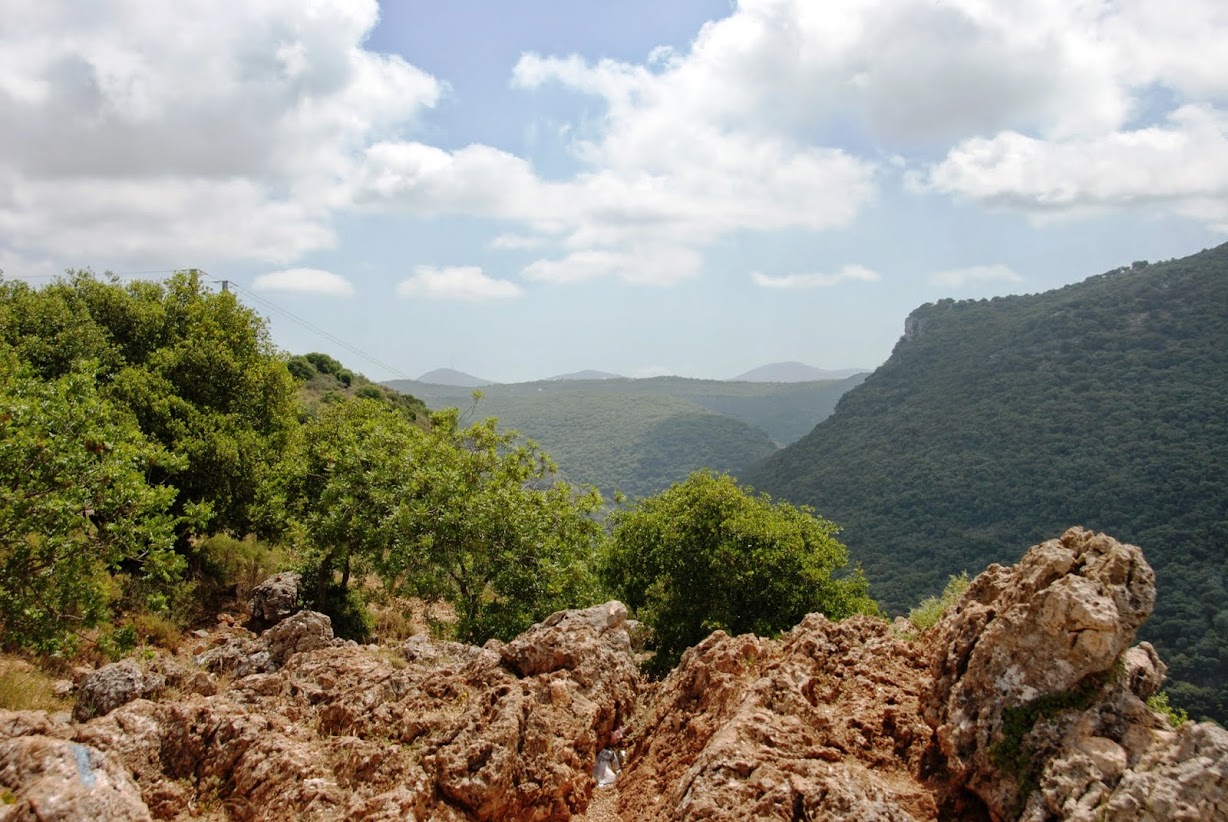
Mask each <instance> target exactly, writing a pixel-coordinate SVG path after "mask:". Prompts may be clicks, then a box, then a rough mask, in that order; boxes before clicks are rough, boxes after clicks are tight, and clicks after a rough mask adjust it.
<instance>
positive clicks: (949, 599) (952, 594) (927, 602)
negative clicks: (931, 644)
mask: <svg viewBox="0 0 1228 822" xmlns="http://www.w3.org/2000/svg"><path fill="white" fill-rule="evenodd" d="M970 583H971V581H970V580H969V579H968V572H967V571H965V572H964V573H962V574H959V575H957V576H955V575H953V576H951V577H950V578H949V579H947V587H945V588H943V589H942V593H941V594H940V595H939V596H936V597H926V598H925V599H923V600H921V604H919V605H918V606H917V607H915V608H913V609H912V610H911V611H909V612H908V621H909V622H911V623H912V625H913V627H914V628H916V629H917V630H918V631H925V630H928V629H929V628H933V627H934V626H935V625H937V624H938V620H940V619H942V617H943V615H944V614H945V613H946V612H947V611H949V610H951V608H953V607H955V603H957V602H959V598H960V597H962V596H963V595H964V591H967V590H968V585H969V584H970Z"/></svg>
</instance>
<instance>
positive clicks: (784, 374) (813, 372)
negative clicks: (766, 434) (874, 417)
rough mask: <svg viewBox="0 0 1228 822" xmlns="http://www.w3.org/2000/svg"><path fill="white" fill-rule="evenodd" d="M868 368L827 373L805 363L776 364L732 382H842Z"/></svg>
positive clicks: (755, 370) (765, 366)
mask: <svg viewBox="0 0 1228 822" xmlns="http://www.w3.org/2000/svg"><path fill="white" fill-rule="evenodd" d="M866 371H869V369H868V368H840V369H837V370H835V371H827V370H825V369H822V368H815V367H814V366H813V365H806V364H805V363H803V362H774V363H770V364H768V365H761V366H759V367H758V368H752V369H751V370H749V371H747V372H746V373H744V374H739V375H738V376H736V377H733V378H732V379H731V380H730V381H731V382H813V381H815V380H842V379H844V378H845V377H851V376H853V375H854V374H863V373H865V372H866Z"/></svg>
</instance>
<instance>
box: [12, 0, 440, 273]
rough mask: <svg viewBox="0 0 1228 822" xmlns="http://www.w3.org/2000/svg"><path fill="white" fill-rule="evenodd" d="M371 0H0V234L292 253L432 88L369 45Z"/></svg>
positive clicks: (324, 234)
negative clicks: (368, 152)
mask: <svg viewBox="0 0 1228 822" xmlns="http://www.w3.org/2000/svg"><path fill="white" fill-rule="evenodd" d="M378 12H379V8H378V4H377V3H376V2H375V0H321V2H315V3H301V2H297V0H217V1H216V2H210V3H195V2H193V3H163V4H148V3H142V4H131V3H124V2H120V0H99V2H95V3H90V4H88V7H86V6H82V5H80V4H77V3H58V2H48V3H39V4H30V3H26V2H22V0H0V19H3V20H4V21H5V24H4V26H3V28H2V29H0V121H3V122H4V124H5V127H4V128H3V129H0V234H2V235H3V236H4V238H5V240H4V241H5V242H6V243H9V244H11V245H12V246H13V247H16V248H20V249H26V250H48V251H53V252H56V253H63V252H65V251H66V250H67V249H72V251H73V252H75V253H80V254H84V255H87V256H89V257H102V256H105V257H109V258H112V259H120V260H124V261H147V260H151V259H159V260H166V261H167V262H168V263H174V264H180V263H181V262H186V263H194V262H196V261H198V260H201V259H202V258H203V259H213V260H218V259H258V260H269V261H289V260H293V259H295V258H296V257H299V256H301V255H303V254H305V253H307V252H309V251H312V250H315V249H319V248H323V247H328V246H330V245H332V244H333V243H334V242H335V237H334V234H333V231H332V228H331V226H330V216H331V214H332V213H333V212H334V210H335V209H336V208H337V207H339V206H341V205H344V202H343V201H342V200H341V199H339V196H340V195H339V193H338V183H339V182H340V180H342V179H343V178H345V177H346V176H347V175H348V173H349V169H350V167H351V166H352V165H353V164H354V162H355V160H356V158H357V156H358V153H359V152H360V151H361V149H362V148H363V147H365V146H366V145H370V144H372V143H374V142H377V141H378V140H379V139H381V138H383V137H386V136H388V135H389V134H394V133H396V132H397V130H398V129H399V128H401V127H402V126H403V125H404V124H406V123H407V122H410V121H412V119H413V118H414V117H415V115H417V114H418V113H419V112H421V111H422V110H423V109H424V108H427V107H430V106H431V105H433V104H434V103H435V101H436V100H437V98H438V97H439V94H440V93H441V85H440V83H439V82H438V81H436V80H435V79H434V78H432V77H430V76H429V75H427V74H425V73H424V72H422V71H420V70H418V69H416V68H414V67H413V66H411V65H409V64H408V63H407V62H405V61H404V60H402V59H401V58H399V57H393V56H387V55H380V54H376V53H374V52H371V51H368V50H366V49H365V48H364V47H363V41H364V40H365V38H366V36H367V34H368V33H369V32H370V30H371V29H372V27H373V26H374V25H375V23H376V20H377V18H378Z"/></svg>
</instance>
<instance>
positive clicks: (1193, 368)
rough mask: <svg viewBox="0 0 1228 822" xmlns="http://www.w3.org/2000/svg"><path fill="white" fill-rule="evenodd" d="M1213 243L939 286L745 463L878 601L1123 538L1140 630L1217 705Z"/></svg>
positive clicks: (1178, 675) (1223, 696) (1223, 424)
mask: <svg viewBox="0 0 1228 822" xmlns="http://www.w3.org/2000/svg"><path fill="white" fill-rule="evenodd" d="M1226 396H1228V245H1225V246H1220V247H1218V248H1215V249H1211V250H1207V251H1203V252H1202V253H1200V254H1196V255H1194V256H1191V257H1187V258H1184V259H1179V260H1171V261H1168V262H1164V263H1158V264H1147V263H1145V262H1141V261H1140V262H1136V263H1134V264H1133V265H1131V266H1129V267H1124V268H1120V269H1117V270H1114V271H1109V272H1107V273H1105V274H1101V275H1098V276H1094V277H1091V278H1090V279H1088V280H1086V281H1084V282H1081V283H1078V284H1074V285H1070V286H1067V287H1065V288H1061V289H1058V290H1055V291H1050V292H1046V293H1043V294H1034V295H1027V296H1014V297H1004V298H995V299H992V300H978V301H958V302H957V301H953V300H942V301H940V302H938V303H936V304H927V305H924V306H922V307H920V308H918V309H917V310H916V311H914V312H913V313H912V315H911V316H909V317H908V319H907V322H906V324H905V333H904V336H903V337H902V338H901V339H900V341H899V342H898V344H897V345H896V347H895V350H894V351H893V353H892V355H891V357H890V359H889V360H888V361H887V362H886V363H885V364H884V365H883V366H882V367H880V368H879V369H878V370H877V371H875V372H874V374H873V375H871V376H870V377H869V378H867V379H866V380H865V382H864V383H863V384H862V385H861V386H859V387H858V388H856V389H854V390H852V391H850V392H849V393H847V394H846V395H844V396H843V397H842V398H841V400H840V403H839V405H838V406H837V408H836V410H835V413H834V414H833V415H832V416H831V417H830V418H829V419H827V420H826V421H824V422H823V423H822V424H820V425H819V426H818V427H817V428H816V429H815V430H814V431H813V432H811V433H810V434H809V435H808V436H806V437H805V438H803V439H802V440H800V441H799V442H797V443H795V444H794V445H793V446H791V447H789V448H786V449H784V450H783V451H781V452H778V453H777V454H775V455H773V456H772V457H770V458H768V459H767V460H766V461H765V462H764V463H762V464H760V465H759V466H757V467H756V468H755V469H753V470H752V471H749V472H747V473H746V474H745V475H744V478H745V479H747V480H748V481H749V482H750V483H751V484H753V485H754V486H755V487H757V488H760V489H763V490H765V491H768V492H770V493H772V494H774V495H777V496H780V497H783V498H785V499H788V500H790V501H792V502H795V503H799V504H803V503H804V504H806V505H811V506H814V507H815V508H816V509H817V510H819V511H821V512H822V513H823V514H824V515H825V516H827V517H830V518H831V519H832V520H834V521H835V522H837V523H839V524H840V525H841V526H842V528H843V531H842V532H841V536H842V539H843V540H844V541H845V543H846V544H847V545H848V546H849V549H850V551H851V554H852V557H853V559H854V561H855V562H857V563H860V565H861V566H862V567H863V568H864V570H865V573H866V576H867V577H868V578H869V580H870V582H871V586H872V589H871V590H872V593H873V594H874V596H875V597H876V598H877V599H878V600H879V601H880V602H881V603H883V605H884V606H885V607H886V608H887V609H888V610H889V611H890V612H893V613H902V612H905V611H906V610H907V609H908V607H909V605H910V604H912V603H915V602H917V601H918V600H919V599H921V598H922V597H925V596H929V595H933V594H936V593H937V592H938V591H940V590H941V589H942V587H943V584H944V582H945V581H946V579H947V578H948V577H949V576H950V575H953V574H959V573H961V572H964V571H967V572H969V573H971V574H974V575H975V574H977V573H979V572H980V571H981V570H982V569H983V568H984V567H985V566H986V565H988V564H989V563H992V562H1000V563H1012V562H1015V561H1017V560H1018V558H1019V557H1020V555H1021V554H1022V552H1023V551H1024V550H1025V549H1026V548H1027V547H1028V546H1030V545H1032V544H1035V543H1036V542H1039V541H1042V540H1045V539H1050V538H1053V537H1056V536H1057V535H1059V534H1060V533H1061V532H1062V531H1063V530H1064V529H1065V528H1067V527H1069V526H1071V525H1076V524H1078V525H1084V526H1086V527H1089V528H1094V529H1097V530H1101V531H1104V532H1106V533H1109V534H1111V535H1112V536H1114V537H1117V538H1118V539H1122V540H1126V541H1129V542H1133V543H1135V544H1137V545H1139V546H1141V547H1142V548H1143V550H1144V553H1145V555H1146V557H1147V559H1148V561H1149V562H1150V563H1151V564H1152V565H1153V566H1154V568H1155V570H1156V574H1157V586H1158V602H1157V605H1156V610H1155V613H1154V615H1153V616H1152V617H1151V619H1150V620H1149V621H1148V623H1147V624H1146V625H1145V626H1144V627H1143V629H1142V632H1141V635H1140V638H1141V639H1145V640H1150V641H1151V642H1153V643H1154V644H1155V645H1156V647H1157V648H1158V649H1159V651H1160V654H1161V656H1162V657H1163V658H1164V660H1165V661H1166V662H1167V663H1168V665H1169V666H1170V669H1169V676H1170V684H1169V686H1168V687H1169V692H1170V694H1171V696H1172V699H1173V702H1174V703H1176V704H1178V705H1180V706H1181V707H1184V708H1186V709H1187V710H1188V711H1189V712H1190V714H1191V715H1193V716H1202V717H1213V718H1215V719H1217V720H1219V721H1221V722H1223V721H1224V720H1226V719H1228V591H1226V590H1225V582H1226V580H1228V405H1226V403H1225V399H1224V398H1225V397H1226Z"/></svg>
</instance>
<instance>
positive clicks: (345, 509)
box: [269, 399, 422, 635]
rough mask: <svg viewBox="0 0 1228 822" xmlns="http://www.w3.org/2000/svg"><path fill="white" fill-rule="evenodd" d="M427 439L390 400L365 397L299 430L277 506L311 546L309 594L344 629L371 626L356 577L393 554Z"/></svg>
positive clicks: (307, 554)
mask: <svg viewBox="0 0 1228 822" xmlns="http://www.w3.org/2000/svg"><path fill="white" fill-rule="evenodd" d="M421 439H422V432H421V431H419V430H418V429H417V428H415V427H414V426H413V424H412V423H411V422H410V421H409V420H408V419H407V418H406V417H405V415H404V414H401V413H399V412H398V411H396V410H395V409H393V408H392V407H390V406H387V405H384V404H381V403H379V402H375V401H372V400H365V399H359V400H347V401H343V402H339V403H336V404H333V405H328V406H325V407H324V408H323V410H322V411H321V413H320V414H319V416H318V417H316V418H314V419H312V420H309V421H308V422H307V423H305V424H304V425H303V426H302V428H301V429H299V430H298V431H297V432H296V434H295V436H294V437H293V440H292V442H291V444H290V447H289V448H288V449H287V451H286V454H285V459H284V461H283V463H282V465H281V479H280V481H279V482H278V483H276V484H274V485H273V486H271V487H273V488H275V489H276V490H275V492H274V495H273V498H272V499H271V500H270V506H269V508H270V511H272V512H276V513H277V514H279V515H281V516H282V517H283V518H284V520H283V525H284V528H285V530H289V531H290V532H291V533H296V534H297V536H298V537H299V541H301V542H302V543H304V545H305V551H304V555H303V571H304V577H305V580H306V581H307V583H308V586H309V593H308V596H309V597H310V598H311V600H312V603H313V605H314V606H315V607H316V608H318V609H319V610H322V611H325V612H326V613H329V614H330V615H332V616H334V617H335V618H339V620H340V622H341V623H342V624H339V625H338V626H337V629H338V632H339V633H344V632H346V631H347V630H348V631H349V632H350V633H353V634H359V635H360V634H361V633H363V630H364V629H363V626H362V623H361V619H360V618H358V617H357V616H356V615H355V614H353V613H351V612H352V611H354V610H355V608H354V607H353V604H352V601H351V597H350V592H349V585H350V579H351V578H352V577H355V576H357V577H358V578H362V577H363V576H364V575H365V574H366V573H368V572H370V571H372V570H375V569H376V568H377V567H378V566H379V564H380V563H381V561H382V560H383V558H384V557H385V556H386V555H387V554H388V552H389V549H390V548H391V546H392V544H393V540H394V538H395V534H394V531H393V528H394V526H395V514H396V511H397V507H398V505H399V504H400V496H401V494H402V493H403V487H404V484H405V480H406V476H407V473H408V472H409V471H411V470H412V466H413V465H414V464H415V461H416V458H417V454H418V453H419V452H420V451H421ZM347 609H348V610H347ZM356 619H357V621H355V620H356ZM347 623H349V624H347Z"/></svg>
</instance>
